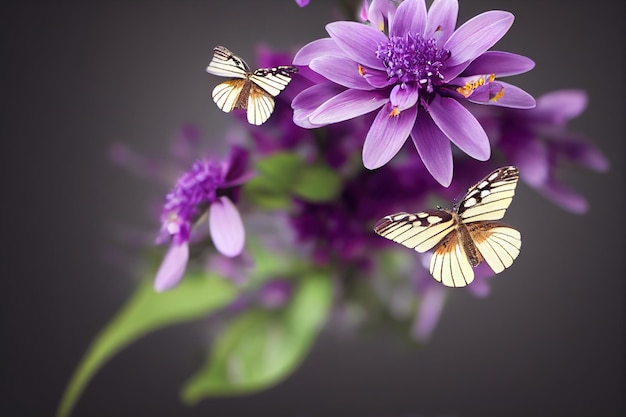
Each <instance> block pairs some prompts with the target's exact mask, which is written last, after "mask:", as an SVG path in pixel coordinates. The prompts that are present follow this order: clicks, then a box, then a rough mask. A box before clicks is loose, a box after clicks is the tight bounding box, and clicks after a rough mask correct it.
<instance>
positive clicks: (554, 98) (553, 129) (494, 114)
mask: <svg viewBox="0 0 626 417" xmlns="http://www.w3.org/2000/svg"><path fill="white" fill-rule="evenodd" d="M586 106H587V95H586V94H585V92H584V91H582V90H558V91H553V92H550V93H547V94H544V95H543V96H541V97H539V98H538V99H537V107H535V108H534V109H529V110H516V109H504V108H501V109H496V108H489V109H486V108H485V109H476V112H477V118H478V120H479V121H480V122H481V124H482V125H483V126H484V128H485V130H487V131H488V132H489V133H490V135H489V136H490V137H491V138H492V139H493V141H494V144H497V145H498V147H499V148H500V149H502V152H503V154H504V156H505V157H506V159H507V163H510V164H513V165H516V166H517V167H519V169H520V175H521V179H522V180H523V181H524V182H525V183H526V184H528V185H530V186H531V187H533V188H535V189H536V190H538V191H539V192H540V193H541V194H543V195H544V196H545V197H546V198H548V199H549V200H551V201H552V202H553V203H555V204H557V205H559V206H561V207H562V208H564V209H566V210H569V211H571V212H573V213H584V212H586V211H587V209H588V203H587V200H586V199H585V198H584V197H583V196H581V195H580V194H578V193H576V192H575V191H573V190H572V189H570V188H569V187H568V186H566V185H564V184H562V183H561V182H560V181H559V179H558V178H557V171H558V169H559V167H560V162H561V161H562V160H566V161H568V162H571V163H573V164H575V165H579V166H582V167H585V168H588V169H590V170H593V171H597V172H604V171H606V170H607V169H608V168H609V162H608V160H607V159H606V157H605V156H604V155H603V154H602V152H600V150H599V149H597V148H596V147H595V146H593V145H592V144H591V142H590V141H589V140H588V139H587V138H585V137H583V136H582V135H580V134H578V133H575V132H572V131H570V130H569V129H568V128H567V123H568V122H569V121H570V120H571V119H573V118H575V117H577V116H579V115H580V114H581V113H582V112H583V111H584V110H585V107H586Z"/></svg>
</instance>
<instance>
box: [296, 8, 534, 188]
mask: <svg viewBox="0 0 626 417" xmlns="http://www.w3.org/2000/svg"><path fill="white" fill-rule="evenodd" d="M382 4H383V3H380V2H372V5H371V7H370V9H369V10H368V16H367V17H368V18H369V19H374V16H376V20H377V22H378V24H377V27H373V26H371V25H367V24H361V23H357V22H334V23H330V24H328V25H327V26H326V30H327V31H328V33H329V35H330V38H324V39H319V40H316V41H313V42H311V43H309V44H308V45H306V46H304V47H303V48H302V49H301V50H300V51H299V52H298V53H297V54H296V57H295V58H294V61H293V62H294V64H295V65H302V66H308V67H309V68H310V69H311V70H313V71H315V72H316V73H318V74H319V75H321V76H323V77H324V78H325V79H324V80H323V81H320V82H318V83H317V84H316V85H314V86H312V87H309V88H307V89H306V90H304V91H302V92H301V93H300V94H299V95H298V96H296V98H295V99H294V100H293V102H292V107H293V108H294V122H295V123H296V124H298V125H300V126H302V127H307V128H311V127H318V126H324V125H327V124H331V123H337V122H340V121H343V120H347V119H351V118H354V117H356V116H360V115H363V114H365V113H369V112H372V111H374V110H378V113H377V115H376V118H375V119H374V122H373V123H372V125H371V127H370V129H369V132H368V133H367V135H366V137H365V143H364V145H363V164H364V165H365V167H366V168H369V169H375V168H379V167H381V166H383V165H385V164H386V163H387V162H389V160H391V159H392V158H393V157H394V156H395V155H396V153H397V152H398V151H399V150H400V148H401V147H402V145H403V144H404V142H405V141H406V138H407V137H408V136H409V135H410V136H411V137H412V139H413V142H414V144H415V147H416V148H417V151H418V153H419V155H420V157H421V158H422V160H423V161H424V165H425V166H426V168H427V169H428V171H429V172H430V173H431V175H432V176H433V177H434V178H435V179H436V180H437V181H438V182H439V183H441V184H442V185H444V186H448V185H449V184H450V182H451V181H452V169H453V163H452V148H451V145H450V142H452V143H454V144H455V145H456V146H458V147H459V148H460V149H461V150H462V151H463V152H465V153H466V154H468V155H469V156H471V157H473V158H475V159H478V160H481V161H484V160H487V159H489V156H490V153H491V149H490V144H489V139H488V137H487V134H486V133H485V131H484V129H483V128H482V126H481V125H480V124H479V123H478V121H477V120H476V118H475V117H474V116H473V115H472V114H471V113H470V112H469V111H468V110H467V108H466V107H465V106H463V105H462V104H461V102H466V101H469V102H473V103H479V104H489V105H496V106H506V107H514V108H531V107H533V106H534V105H535V100H534V99H533V98H532V97H531V96H530V95H529V94H528V93H526V92H525V91H523V90H521V89H519V88H518V87H515V86H513V85H511V84H508V83H505V82H503V81H499V80H496V77H501V76H509V75H515V74H520V73H523V72H526V71H528V70H530V69H531V68H532V67H533V66H534V63H533V62H532V61H531V60H530V59H528V58H526V57H523V56H520V55H516V54H512V53H507V52H498V51H487V50H488V49H489V48H491V46H493V45H494V44H495V43H496V42H497V41H498V40H499V39H500V38H501V37H502V36H503V35H504V34H505V33H506V32H507V31H508V29H509V27H510V26H511V24H512V23H513V19H514V17H513V15H512V14H511V13H508V12H504V11H497V10H494V11H489V12H485V13H482V14H480V15H478V16H476V17H474V18H473V19H471V20H469V21H468V22H466V23H465V24H463V25H461V26H460V27H459V28H458V29H457V30H454V27H455V25H456V18H457V12H458V3H457V0H435V1H434V2H433V4H432V6H431V7H430V9H429V10H428V11H427V9H426V4H425V2H424V0H406V1H404V2H403V3H401V4H400V5H399V6H398V8H397V10H395V13H391V12H389V11H386V13H387V19H386V20H385V19H384V18H381V17H380V16H381V15H382V16H384V13H385V9H384V7H383V6H382ZM380 22H382V26H384V25H385V24H388V29H389V30H388V35H387V34H385V33H384V32H381V31H380V30H379V28H380V27H381V23H380Z"/></svg>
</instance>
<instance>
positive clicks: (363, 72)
mask: <svg viewBox="0 0 626 417" xmlns="http://www.w3.org/2000/svg"><path fill="white" fill-rule="evenodd" d="M359 74H360V75H361V77H363V76H365V68H363V65H361V64H359Z"/></svg>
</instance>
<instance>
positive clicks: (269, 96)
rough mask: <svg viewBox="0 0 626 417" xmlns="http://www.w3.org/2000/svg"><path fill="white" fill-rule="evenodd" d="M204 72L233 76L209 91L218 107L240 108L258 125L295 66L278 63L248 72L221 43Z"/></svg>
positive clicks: (266, 117)
mask: <svg viewBox="0 0 626 417" xmlns="http://www.w3.org/2000/svg"><path fill="white" fill-rule="evenodd" d="M206 71H207V72H208V73H210V74H213V75H218V76H220V77H231V78H233V79H231V80H226V81H224V82H222V83H220V84H218V85H217V86H216V87H215V88H214V89H213V93H212V94H211V95H212V97H213V101H215V104H217V106H218V107H219V108H220V109H221V110H223V111H224V112H226V113H229V112H231V111H233V110H235V109H244V110H246V112H247V118H248V122H249V123H250V124H254V125H261V124H263V123H265V122H266V121H267V119H269V117H270V116H271V114H272V112H273V111H274V107H275V103H274V97H276V96H277V95H278V94H279V93H280V92H281V91H282V90H284V89H285V87H286V86H287V85H288V84H289V82H290V81H291V76H292V74H295V73H297V72H298V68H297V67H293V66H288V65H282V66H277V67H273V68H259V69H257V70H255V71H251V70H250V67H248V64H246V62H245V61H244V60H243V59H241V58H239V57H238V56H236V55H234V54H233V53H232V52H230V51H229V50H228V49H226V48H225V47H223V46H216V47H215V48H213V58H212V59H211V62H210V63H209V66H208V67H207V69H206Z"/></svg>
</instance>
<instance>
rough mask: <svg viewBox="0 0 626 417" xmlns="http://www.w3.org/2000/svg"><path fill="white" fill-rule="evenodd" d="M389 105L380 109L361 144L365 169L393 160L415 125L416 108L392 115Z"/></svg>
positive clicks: (377, 166) (391, 108)
mask: <svg viewBox="0 0 626 417" xmlns="http://www.w3.org/2000/svg"><path fill="white" fill-rule="evenodd" d="M394 110H395V109H394V108H393V107H392V106H391V103H388V104H387V105H386V106H385V107H383V108H382V109H380V111H379V112H378V114H377V115H376V119H374V122H373V123H372V127H371V128H370V130H369V132H367V136H366V137H365V143H364V144H363V165H365V168H367V169H376V168H379V167H381V166H383V165H385V164H386V163H387V162H389V161H390V160H391V158H393V157H394V156H395V155H396V154H397V153H398V151H399V150H400V148H402V145H404V142H405V141H406V139H407V137H408V136H409V133H411V129H412V128H413V125H414V124H415V118H416V116H417V106H413V107H411V108H408V109H406V110H405V111H403V112H400V114H398V115H394Z"/></svg>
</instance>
